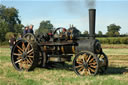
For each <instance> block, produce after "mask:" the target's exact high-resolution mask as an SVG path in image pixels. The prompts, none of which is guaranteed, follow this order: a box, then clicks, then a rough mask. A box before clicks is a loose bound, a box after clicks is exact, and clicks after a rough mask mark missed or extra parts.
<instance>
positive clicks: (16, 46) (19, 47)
mask: <svg viewBox="0 0 128 85" xmlns="http://www.w3.org/2000/svg"><path fill="white" fill-rule="evenodd" d="M16 47H17V48H19V49H20V50H21V51H22V52H23V51H24V50H23V49H22V48H20V47H19V46H18V45H17V46H16Z"/></svg>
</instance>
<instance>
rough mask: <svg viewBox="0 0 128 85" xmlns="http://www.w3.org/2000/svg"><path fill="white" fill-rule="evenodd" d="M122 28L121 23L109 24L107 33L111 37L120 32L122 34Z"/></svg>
mask: <svg viewBox="0 0 128 85" xmlns="http://www.w3.org/2000/svg"><path fill="white" fill-rule="evenodd" d="M120 29H121V27H120V26H119V25H115V24H110V25H109V26H107V30H108V32H107V35H108V36H110V37H114V36H117V35H118V34H120V33H119V31H120ZM109 34H110V35H109ZM116 34H117V35H116Z"/></svg>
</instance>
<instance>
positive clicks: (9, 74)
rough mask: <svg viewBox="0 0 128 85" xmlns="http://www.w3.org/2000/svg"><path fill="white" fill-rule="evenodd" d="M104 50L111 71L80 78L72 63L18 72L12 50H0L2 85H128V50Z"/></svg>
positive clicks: (0, 82) (0, 81)
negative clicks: (12, 60)
mask: <svg viewBox="0 0 128 85" xmlns="http://www.w3.org/2000/svg"><path fill="white" fill-rule="evenodd" d="M103 50H104V52H105V53H106V54H107V55H108V58H109V69H108V71H107V72H106V74H104V75H96V76H85V77H80V76H77V75H76V74H75V73H74V71H72V68H71V67H70V65H71V62H70V63H67V64H66V65H65V66H63V65H59V66H61V67H56V68H52V69H45V68H36V69H35V70H34V71H30V72H25V71H17V70H15V69H14V67H13V66H12V64H11V60H10V49H9V48H0V85H127V84H128V73H127V72H128V63H123V62H124V61H128V58H127V55H128V50H127V49H126V48H125V49H122V48H118V49H114V48H113V49H112V48H111V49H103ZM121 59H122V60H121ZM119 62H120V63H119Z"/></svg>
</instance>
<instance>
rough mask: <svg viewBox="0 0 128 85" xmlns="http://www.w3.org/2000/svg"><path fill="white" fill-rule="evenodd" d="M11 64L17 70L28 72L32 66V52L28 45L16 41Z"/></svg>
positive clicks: (30, 46)
mask: <svg viewBox="0 0 128 85" xmlns="http://www.w3.org/2000/svg"><path fill="white" fill-rule="evenodd" d="M11 57H12V58H11V59H12V63H13V65H14V67H15V68H16V69H17V70H29V69H31V67H32V66H33V61H34V50H33V47H32V45H31V44H30V43H28V42H25V41H18V42H17V43H16V45H15V46H14V48H13V51H12V56H11Z"/></svg>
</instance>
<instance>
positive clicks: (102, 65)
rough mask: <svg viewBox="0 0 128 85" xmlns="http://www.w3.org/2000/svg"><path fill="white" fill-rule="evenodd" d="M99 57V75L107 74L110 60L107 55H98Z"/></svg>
mask: <svg viewBox="0 0 128 85" xmlns="http://www.w3.org/2000/svg"><path fill="white" fill-rule="evenodd" d="M97 57H98V58H99V70H98V71H99V73H100V74H103V73H104V72H106V70H107V68H108V58H107V56H106V55H105V53H101V54H97Z"/></svg>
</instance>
